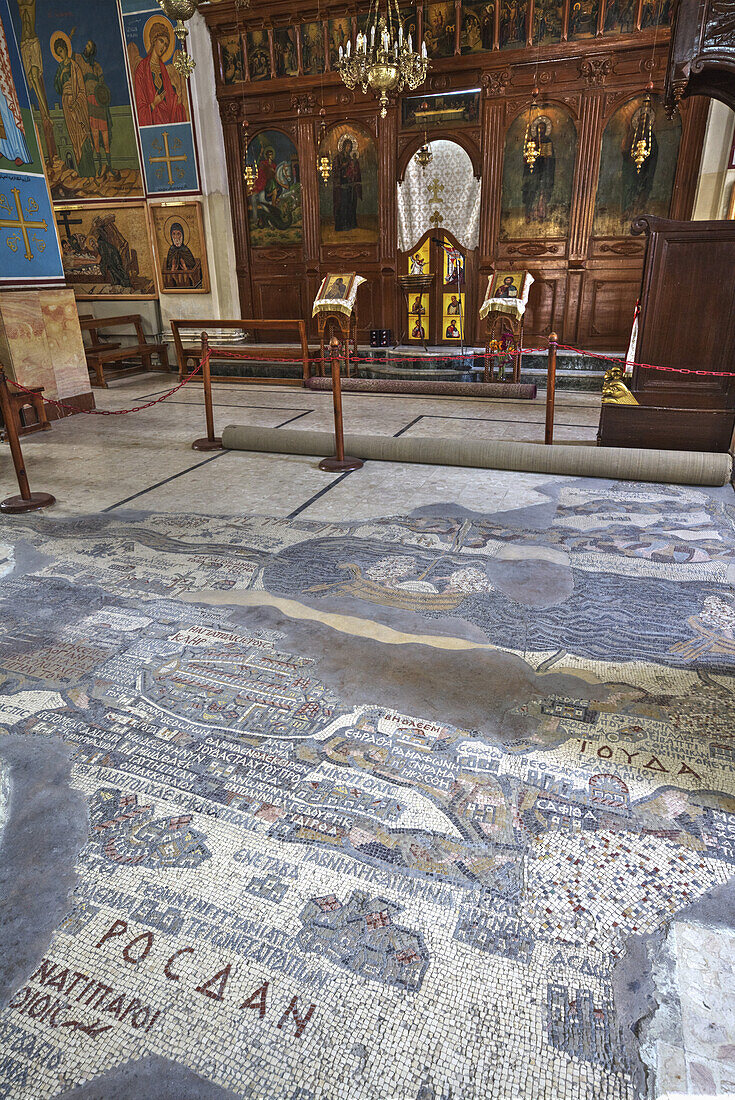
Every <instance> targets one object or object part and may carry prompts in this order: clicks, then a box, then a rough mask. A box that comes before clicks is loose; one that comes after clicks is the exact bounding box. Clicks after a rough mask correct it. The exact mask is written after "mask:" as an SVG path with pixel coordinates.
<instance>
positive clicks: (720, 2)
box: [704, 0, 735, 47]
mask: <svg viewBox="0 0 735 1100" xmlns="http://www.w3.org/2000/svg"><path fill="white" fill-rule="evenodd" d="M707 15H708V19H707V23H706V25H705V28H704V40H705V42H706V44H707V45H708V46H729V47H731V46H732V43H733V39H735V7H733V4H732V0H710V4H709V9H708V11H707Z"/></svg>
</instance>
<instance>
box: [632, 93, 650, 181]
mask: <svg viewBox="0 0 735 1100" xmlns="http://www.w3.org/2000/svg"><path fill="white" fill-rule="evenodd" d="M649 87H650V85H649ZM652 148H653V104H652V103H651V94H650V92H646V98H645V99H644V100H643V107H642V108H641V114H640V118H639V119H638V123H637V125H636V128H635V132H634V134H633V140H632V142H631V145H630V156H631V159H632V160H633V163H634V164H635V170H636V172H637V173H638V174H639V175H640V171H641V168H642V167H643V165H644V164H645V163H646V161H647V160H648V158H649V157H650V155H651V150H652Z"/></svg>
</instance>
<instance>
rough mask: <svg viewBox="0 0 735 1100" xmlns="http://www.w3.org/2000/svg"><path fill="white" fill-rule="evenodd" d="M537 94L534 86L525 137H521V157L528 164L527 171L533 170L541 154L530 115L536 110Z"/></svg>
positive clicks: (536, 133) (536, 132)
mask: <svg viewBox="0 0 735 1100" xmlns="http://www.w3.org/2000/svg"><path fill="white" fill-rule="evenodd" d="M537 96H538V88H534V89H533V98H532V101H531V106H530V107H529V108H528V125H527V126H526V134H525V137H524V138H523V159H524V161H525V162H526V164H527V165H528V170H529V172H533V168H534V165H535V163H536V161H537V160H538V158H539V157H540V155H541V143H540V141H539V139H538V129H536V130H534V129H533V124H534V121H535V119H534V118H533V115H532V111H534V110H536V106H537V104H536V97H537Z"/></svg>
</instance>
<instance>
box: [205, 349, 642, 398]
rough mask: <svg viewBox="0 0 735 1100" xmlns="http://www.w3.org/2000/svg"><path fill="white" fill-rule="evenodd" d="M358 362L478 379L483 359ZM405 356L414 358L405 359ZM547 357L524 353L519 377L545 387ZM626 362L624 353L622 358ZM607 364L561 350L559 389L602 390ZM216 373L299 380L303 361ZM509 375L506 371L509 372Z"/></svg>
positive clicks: (377, 371)
mask: <svg viewBox="0 0 735 1100" xmlns="http://www.w3.org/2000/svg"><path fill="white" fill-rule="evenodd" d="M358 358H359V361H358V362H357V363H355V364H354V366H353V375H354V376H356V377H358V378H374V379H380V378H385V379H399V380H405V379H414V380H416V381H420V380H422V379H423V380H428V381H431V382H473V381H480V380H481V378H482V375H483V372H484V359H483V357H482V355H481V354H479V353H477V352H473V353H468V354H466V355H459V354H457V355H446V354H439V353H436V354H432V355H420V356H419V355H417V354H415V353H412V354H411V355H408V354H400V353H396V352H391V351H388V352H385V351H382V350H380V351H377V352H376V351H375V350H374V349H367V348H364V349H363V348H361V349H360V354H359V357H358ZM406 360H411V361H410V362H406ZM547 362H548V357H547V356H546V354H545V353H543V352H541V353H539V352H535V353H529V354H526V355H524V356H523V362H522V366H521V381H522V382H529V383H535V384H536V385H537V386H539V387H540V388H545V387H546V370H547ZM621 362H622V357H621ZM608 366H609V364H608V363H607V361H605V360H600V359H597V358H595V357H593V356H589V355H580V354H578V353H576V352H559V354H558V356H557V372H556V379H557V387H558V388H559V389H560V390H579V391H585V392H595V393H599V392H600V391H601V390H602V380H603V377H604V374H605V370H606V369H607V367H608ZM212 373H213V374H214V375H218V376H220V377H226V378H274V379H275V378H301V376H302V368H301V363H299V362H294V363H274V362H272V361H269V360H267V359H264V360H258V359H243V360H234V359H223V360H217V359H213V361H212ZM506 373H508V372H506Z"/></svg>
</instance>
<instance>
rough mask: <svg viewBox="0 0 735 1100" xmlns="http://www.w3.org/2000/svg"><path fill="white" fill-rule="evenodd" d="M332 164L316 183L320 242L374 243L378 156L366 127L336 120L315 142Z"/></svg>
mask: <svg viewBox="0 0 735 1100" xmlns="http://www.w3.org/2000/svg"><path fill="white" fill-rule="evenodd" d="M318 155H319V156H320V157H324V156H325V157H328V158H329V161H330V163H331V165H332V174H331V177H330V180H329V183H328V184H326V185H324V186H320V187H319V215H320V235H321V242H322V244H329V245H338V244H377V242H378V235H379V230H378V156H377V152H376V149H375V142H374V141H373V139H372V137H371V136H370V134H369V133H368V132H367V130H365V129H363V128H362V127H361V126H358V125H357V124H356V123H353V122H338V123H337V125H336V126H333V127H332V128H331V129H330V130H329V131H328V132H327V134H326V136H325V137H324V139H323V141H322V142H321V144H320V146H319V154H318Z"/></svg>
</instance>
